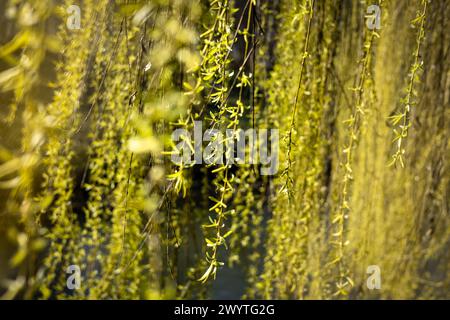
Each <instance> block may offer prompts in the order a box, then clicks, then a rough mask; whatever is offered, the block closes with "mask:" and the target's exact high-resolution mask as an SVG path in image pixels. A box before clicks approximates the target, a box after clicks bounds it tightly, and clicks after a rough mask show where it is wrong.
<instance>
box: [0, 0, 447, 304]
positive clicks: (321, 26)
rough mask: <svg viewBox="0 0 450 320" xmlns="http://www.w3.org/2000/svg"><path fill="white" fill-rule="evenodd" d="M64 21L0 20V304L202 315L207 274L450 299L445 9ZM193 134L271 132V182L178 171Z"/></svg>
mask: <svg viewBox="0 0 450 320" xmlns="http://www.w3.org/2000/svg"><path fill="white" fill-rule="evenodd" d="M79 2H80V3H79V4H78V5H79V7H80V9H81V25H80V26H81V28H80V29H70V28H68V26H67V25H66V21H67V19H68V18H69V15H70V14H71V13H70V12H68V11H67V9H68V7H69V6H71V5H73V3H72V1H68V0H67V1H56V0H55V1H38V0H9V1H7V2H6V3H5V2H4V1H3V2H2V3H0V12H2V13H3V12H5V15H4V16H0V23H2V25H5V31H3V30H2V31H1V33H0V99H1V101H2V107H1V109H0V115H1V119H0V123H1V126H0V135H1V138H0V199H1V200H2V201H1V202H0V234H1V236H0V285H2V286H3V287H0V296H1V297H2V298H5V299H12V298H26V299H33V298H37V299H50V298H56V299H166V298H180V299H186V298H208V297H211V296H214V290H215V289H214V286H211V284H212V283H214V281H217V278H220V277H223V276H226V275H225V274H224V273H222V269H223V268H238V269H239V270H241V271H242V273H243V274H244V276H245V281H243V283H242V286H241V287H242V288H243V291H245V294H244V296H243V298H265V299H366V298H381V299H386V298H387V299H398V298H402V299H411V298H421V299H422V298H426V299H430V298H449V292H448V287H449V286H450V282H449V281H450V275H449V273H448V267H449V263H450V258H449V250H448V249H449V248H448V245H449V240H450V228H449V223H450V221H449V203H448V198H447V197H448V193H449V190H448V186H449V177H450V174H449V171H448V155H449V154H450V153H449V130H448V125H447V123H448V121H447V120H448V116H449V110H450V109H449V107H448V106H449V105H450V101H449V99H450V86H449V79H450V73H449V68H448V67H449V65H450V61H449V60H450V55H449V54H448V43H449V37H450V36H449V34H448V29H449V27H450V26H449V21H450V6H449V5H448V4H446V3H445V1H436V0H433V1H429V0H411V1H392V0H385V1H373V3H372V2H369V1H335V0H321V1H319V0H295V1H294V0H273V1H259V0H244V1H237V0H235V1H233V0H141V1H127V0H115V1H111V0H98V1H93V0H84V1H79ZM370 5H377V6H378V7H379V8H380V10H381V11H380V12H381V16H380V19H381V20H380V22H381V29H376V28H375V29H372V28H369V25H368V24H366V22H367V20H368V19H371V17H370V16H368V12H367V8H368V7H369V6H370ZM6 30H7V31H6ZM199 122H201V123H202V125H203V128H204V129H218V130H219V131H221V132H223V133H225V130H226V129H234V130H237V129H243V130H247V129H250V128H254V129H267V128H268V129H278V130H279V135H280V142H279V150H278V155H279V164H280V168H279V171H278V172H277V173H276V174H275V175H272V176H264V175H262V174H261V173H260V170H259V169H260V165H259V164H252V163H244V164H240V163H238V164H231V163H228V162H221V161H219V159H218V158H214V159H209V160H211V161H210V162H209V164H205V163H203V165H194V164H192V163H188V162H187V161H185V160H184V161H182V162H180V163H176V164H175V163H172V162H171V160H170V157H171V156H172V155H174V154H177V153H178V152H180V150H178V149H177V148H178V147H177V146H178V145H177V144H176V143H175V142H174V141H172V138H171V134H172V132H173V130H175V129H185V130H188V131H189V132H192V130H193V129H194V126H195V123H196V124H198V123H199ZM231 138H235V137H226V135H224V136H223V140H222V141H217V140H216V142H219V143H225V148H226V146H227V143H228V142H229V141H230V139H231ZM214 139H220V136H216V138H213V141H214ZM182 140H183V141H184V145H185V146H186V147H187V148H190V149H192V150H194V149H196V148H197V147H198V146H199V145H198V143H199V142H198V141H195V140H194V137H193V136H192V135H191V137H188V136H183V137H182ZM203 147H205V146H204V145H203ZM257 147H258V148H259V147H262V145H261V144H259V145H257ZM246 148H247V149H246V153H247V159H248V154H249V153H250V151H251V150H249V147H248V144H246ZM226 152H227V154H228V155H229V153H230V152H231V150H230V149H227V148H226ZM224 158H225V159H227V158H226V157H224ZM204 160H205V159H204ZM72 265H76V266H78V267H79V268H80V270H81V278H80V284H81V286H80V288H78V289H76V290H71V289H70V288H69V287H68V286H67V281H68V277H69V276H70V274H69V273H67V268H68V267H69V266H72ZM374 265H375V266H378V267H379V268H380V270H381V281H382V282H381V283H382V287H381V289H378V290H370V289H369V287H368V286H367V279H368V277H369V276H370V274H367V270H368V269H367V268H368V267H369V266H374ZM225 282H226V281H224V283H225Z"/></svg>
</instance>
